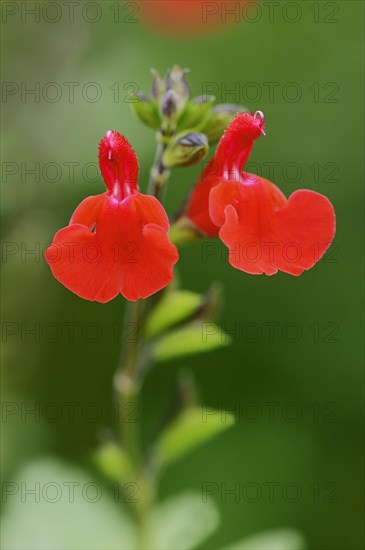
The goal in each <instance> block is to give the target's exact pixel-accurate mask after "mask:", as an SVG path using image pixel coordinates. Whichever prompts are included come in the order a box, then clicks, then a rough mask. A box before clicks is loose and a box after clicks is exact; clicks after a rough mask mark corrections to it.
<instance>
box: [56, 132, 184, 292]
mask: <svg viewBox="0 0 365 550" xmlns="http://www.w3.org/2000/svg"><path fill="white" fill-rule="evenodd" d="M99 164H100V170H101V173H102V176H103V178H104V181H105V184H106V187H107V191H106V193H103V194H101V195H97V196H94V197H87V198H86V199H85V200H83V201H82V202H81V204H80V205H79V206H78V207H77V208H76V210H75V212H74V213H73V216H72V218H71V221H70V224H69V225H68V226H67V227H64V228H63V229H60V231H58V232H57V233H56V235H55V237H54V240H53V243H52V245H51V246H50V247H49V248H48V249H47V251H46V260H47V262H48V264H49V266H50V268H51V270H52V273H53V275H54V276H55V278H56V279H57V280H58V281H60V282H61V283H62V284H63V285H64V286H65V287H66V288H68V289H69V290H71V291H72V292H74V293H75V294H77V295H78V296H80V297H81V298H84V299H86V300H95V301H97V302H102V303H105V302H109V301H110V300H112V299H113V298H115V297H116V296H117V295H118V294H119V293H120V294H122V295H123V296H124V297H125V298H127V300H131V301H135V300H138V299H139V298H147V297H148V296H150V295H151V294H154V293H155V292H157V291H158V290H160V289H162V288H164V287H165V286H166V285H168V284H169V283H170V281H171V280H172V278H173V266H174V264H175V263H176V262H177V260H178V253H177V250H176V247H175V246H174V245H173V244H172V243H171V242H170V240H169V238H168V236H167V232H168V230H169V221H168V218H167V214H166V212H165V210H164V209H163V207H162V205H161V204H160V203H159V201H158V200H157V199H156V198H155V197H152V196H149V195H143V194H142V193H140V192H139V190H138V186H137V179H138V160H137V157H136V154H135V152H134V151H133V149H132V147H131V146H130V144H129V143H128V142H127V140H126V139H125V138H124V137H123V136H121V135H120V134H118V133H117V132H113V131H109V132H107V134H106V135H105V137H104V139H103V140H102V142H101V143H100V147H99Z"/></svg>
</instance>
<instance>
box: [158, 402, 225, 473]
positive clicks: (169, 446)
mask: <svg viewBox="0 0 365 550" xmlns="http://www.w3.org/2000/svg"><path fill="white" fill-rule="evenodd" d="M216 413H217V414H215V411H214V412H213V413H212V411H210V412H209V414H207V413H206V412H204V410H203V409H200V408H199V407H194V408H191V409H188V410H185V411H184V412H182V413H181V414H180V416H179V417H178V418H177V419H176V420H175V421H174V422H173V423H172V424H171V425H170V426H169V427H168V428H167V429H166V430H165V432H164V433H163V434H162V435H161V437H160V439H159V441H158V443H157V445H156V457H157V461H158V462H159V463H160V465H162V466H167V465H168V464H171V463H172V462H174V461H176V460H179V459H180V458H182V457H183V456H184V455H186V454H188V453H189V452H191V451H192V450H194V449H195V448H197V447H199V446H201V445H203V444H204V443H206V442H207V441H209V440H210V439H212V438H214V437H216V436H217V435H218V434H220V433H221V432H223V431H225V430H226V429H227V428H229V427H230V426H232V425H233V424H234V417H233V416H232V415H231V414H229V413H225V414H224V416H222V415H221V414H218V411H216Z"/></svg>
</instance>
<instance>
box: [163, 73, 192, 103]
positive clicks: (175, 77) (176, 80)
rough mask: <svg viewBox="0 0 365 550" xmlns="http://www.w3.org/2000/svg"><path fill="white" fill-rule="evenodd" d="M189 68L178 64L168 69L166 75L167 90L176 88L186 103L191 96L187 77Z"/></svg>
mask: <svg viewBox="0 0 365 550" xmlns="http://www.w3.org/2000/svg"><path fill="white" fill-rule="evenodd" d="M188 72H189V69H181V68H180V67H179V66H178V65H174V66H173V67H172V69H169V71H167V75H166V80H165V81H166V90H175V92H177V93H178V94H179V96H180V97H181V98H182V99H183V100H184V102H185V103H186V102H187V101H189V98H190V86H189V83H188V81H187V79H186V74H187V73H188Z"/></svg>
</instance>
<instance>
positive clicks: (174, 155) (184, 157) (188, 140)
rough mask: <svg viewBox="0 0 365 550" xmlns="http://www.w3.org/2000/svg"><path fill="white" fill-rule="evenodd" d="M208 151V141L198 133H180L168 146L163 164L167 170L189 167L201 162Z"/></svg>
mask: <svg viewBox="0 0 365 550" xmlns="http://www.w3.org/2000/svg"><path fill="white" fill-rule="evenodd" d="M208 150H209V146H208V140H207V137H206V136H205V135H204V134H200V133H198V132H181V133H180V134H178V135H177V136H175V137H174V138H173V140H172V141H171V142H170V144H169V145H168V147H167V149H166V151H165V153H164V156H163V163H164V165H165V166H166V167H167V168H172V167H173V166H190V165H191V164H195V163H196V162H199V161H201V160H203V158H204V157H206V156H207V154H208Z"/></svg>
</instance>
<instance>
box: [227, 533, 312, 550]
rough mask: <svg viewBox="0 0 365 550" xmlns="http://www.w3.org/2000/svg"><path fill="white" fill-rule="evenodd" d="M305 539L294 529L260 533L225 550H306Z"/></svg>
mask: <svg viewBox="0 0 365 550" xmlns="http://www.w3.org/2000/svg"><path fill="white" fill-rule="evenodd" d="M305 547H306V545H305V542H304V537H303V535H302V534H301V533H299V532H298V531H295V530H294V529H277V530H273V531H266V532H264V533H258V534H257V535H253V536H251V537H248V538H246V539H243V540H241V541H240V542H236V543H235V544H233V545H231V546H227V547H226V549H225V550H304V548H305Z"/></svg>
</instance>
